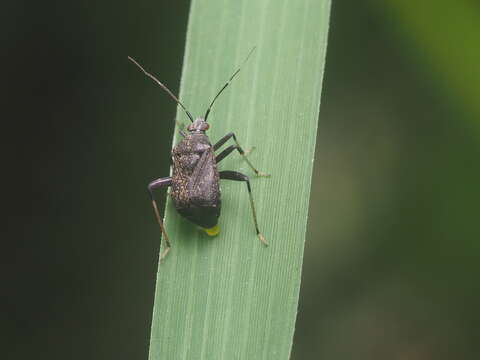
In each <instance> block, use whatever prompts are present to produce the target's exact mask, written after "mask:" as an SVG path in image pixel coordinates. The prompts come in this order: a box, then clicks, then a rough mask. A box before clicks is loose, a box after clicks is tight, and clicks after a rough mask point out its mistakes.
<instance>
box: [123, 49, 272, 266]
mask: <svg viewBox="0 0 480 360" xmlns="http://www.w3.org/2000/svg"><path fill="white" fill-rule="evenodd" d="M254 50H255V48H253V49H252V50H251V51H250V52H249V54H248V55H247V57H246V58H245V60H244V61H243V63H242V65H241V66H243V64H245V62H246V61H247V60H248V58H249V57H250V55H251V54H252V53H253V51H254ZM128 59H129V60H130V61H132V62H133V63H134V64H135V65H136V66H138V67H139V68H140V70H142V71H143V73H144V74H145V75H147V76H148V77H150V78H151V79H152V80H153V81H155V82H156V83H157V84H158V85H160V87H161V88H162V89H163V90H165V91H166V92H167V94H168V95H170V97H171V98H172V99H173V100H174V101H175V102H176V103H177V104H178V105H180V106H181V108H182V109H183V111H184V112H185V114H186V115H187V116H188V118H189V119H190V121H191V124H190V125H189V126H188V127H187V131H186V132H185V131H184V130H180V135H181V136H182V137H183V139H182V140H181V141H180V142H179V143H178V144H177V145H176V146H175V147H174V148H173V150H172V153H171V164H172V176H168V177H163V178H159V179H156V180H153V181H152V182H150V183H149V184H148V192H149V194H150V197H151V201H152V206H153V209H154V212H155V217H156V219H157V222H158V224H159V226H160V231H161V232H162V234H163V237H164V239H165V248H164V250H163V252H162V254H161V256H160V259H161V260H162V259H163V258H165V256H166V255H167V253H168V252H169V250H170V248H171V243H170V239H169V237H168V235H167V232H166V231H165V227H164V225H163V222H162V219H161V218H160V214H159V211H158V207H157V203H156V201H155V198H154V196H153V191H154V190H155V189H159V188H162V187H169V186H170V187H171V192H170V196H171V197H172V200H173V204H174V206H175V208H176V209H177V211H178V213H179V214H180V215H181V216H183V217H185V218H186V219H187V220H189V221H190V222H192V223H194V224H196V225H198V226H199V227H201V228H202V229H203V230H204V231H205V232H206V233H207V234H208V235H210V236H215V235H217V234H218V233H219V232H220V228H219V226H218V218H219V216H220V208H221V200H220V179H223V180H234V181H243V182H244V183H245V184H246V185H247V190H248V195H249V197H250V206H251V209H252V216H253V222H254V224H255V230H256V232H257V236H258V238H259V239H260V241H261V242H262V243H263V244H265V245H268V243H267V241H266V240H265V238H264V236H263V235H262V233H261V232H260V230H259V228H258V221H257V215H256V212H255V205H254V202H253V197H252V190H251V186H250V180H249V178H248V176H246V175H244V174H242V173H240V172H237V171H231V170H224V171H219V170H218V168H217V164H218V163H220V161H222V160H223V159H225V157H227V156H228V155H230V154H231V153H232V152H233V151H234V150H237V151H238V153H239V154H240V155H241V156H242V157H243V158H244V160H245V161H246V162H247V164H248V166H249V167H250V168H251V169H252V170H253V171H254V172H255V174H256V175H257V176H270V175H268V174H265V173H263V172H261V171H258V170H257V169H256V168H255V167H254V166H253V165H252V163H251V162H250V161H249V160H248V158H247V156H246V153H245V151H244V150H243V149H242V147H241V146H240V144H239V143H238V140H237V137H236V136H235V134H234V133H233V132H230V133H228V134H227V135H225V136H224V137H222V138H221V139H220V140H219V141H218V142H216V143H215V144H214V145H212V144H211V143H210V140H209V138H208V136H207V135H206V131H207V130H208V129H209V127H210V125H209V124H208V122H207V119H208V115H209V114H210V110H211V109H212V107H213V104H214V103H215V101H216V100H217V98H218V97H219V96H220V94H221V93H222V92H223V91H224V90H225V89H226V88H227V86H228V85H229V84H230V83H231V82H232V80H233V79H234V78H235V76H236V75H237V74H238V73H239V72H240V69H241V66H240V67H239V68H238V69H237V70H236V71H235V72H234V73H233V75H232V76H231V77H230V79H229V80H228V81H227V82H226V83H225V85H223V87H222V88H221V89H220V90H219V91H218V93H217V94H216V95H215V97H214V98H213V100H212V102H211V103H210V106H209V107H208V109H207V111H206V112H205V115H204V116H203V117H197V118H196V119H195V120H194V119H193V116H192V115H191V114H190V112H189V111H188V110H187V108H186V107H185V106H184V105H183V104H182V103H181V102H180V100H179V99H178V98H177V97H176V96H175V95H173V93H172V92H171V91H170V90H169V89H168V88H167V87H166V86H165V85H164V84H162V83H161V82H160V81H159V80H158V79H157V78H156V77H154V76H153V75H152V74H150V73H149V72H147V71H146V70H145V69H144V68H143V67H142V66H141V65H140V64H139V63H138V62H137V61H136V60H134V59H133V58H131V57H128ZM230 139H233V141H234V142H235V144H232V145H230V146H228V147H227V148H225V149H224V150H223V151H221V152H220V153H218V154H215V151H217V150H219V149H220V147H221V146H222V145H224V144H225V143H226V142H227V141H228V140H230Z"/></svg>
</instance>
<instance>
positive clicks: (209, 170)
mask: <svg viewBox="0 0 480 360" xmlns="http://www.w3.org/2000/svg"><path fill="white" fill-rule="evenodd" d="M187 187H188V190H189V193H190V196H191V199H192V201H193V202H194V203H195V204H197V205H201V206H212V205H216V204H217V203H218V201H219V196H220V193H219V175H218V170H217V165H216V162H215V154H214V152H213V149H212V148H210V149H208V150H206V151H204V152H203V153H202V156H201V157H200V159H199V160H198V162H197V165H196V166H195V169H194V170H193V173H192V176H191V177H190V180H189V182H188V185H187Z"/></svg>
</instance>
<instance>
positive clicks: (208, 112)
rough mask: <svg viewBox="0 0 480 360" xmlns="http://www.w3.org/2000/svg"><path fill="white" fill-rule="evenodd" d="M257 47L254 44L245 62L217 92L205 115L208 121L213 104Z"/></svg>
mask: <svg viewBox="0 0 480 360" xmlns="http://www.w3.org/2000/svg"><path fill="white" fill-rule="evenodd" d="M255 49H256V46H254V47H253V48H252V50H250V52H249V53H248V55H247V57H246V58H245V60H243V63H242V65H240V67H239V68H238V69H237V70H236V71H235V72H234V73H233V75H232V76H231V77H230V79H228V81H227V83H226V84H225V85H223V87H222V88H221V89H220V91H219V92H218V93H217V95H215V97H214V98H213V100H212V103H211V104H210V106H209V107H208V109H207V112H206V113H205V116H204V118H203V119H204V120H205V121H207V118H208V114H210V110H211V109H212V106H213V104H214V103H215V100H217V98H218V97H219V96H220V94H221V93H222V92H223V90H225V89H226V87H227V86H228V85H230V83H231V82H232V80H233V78H234V77H235V76H236V75H237V74H238V73H239V72H240V69H241V67H242V66H243V65H245V63H246V62H247V60H248V58H249V57H250V55H252V53H253V51H254V50H255Z"/></svg>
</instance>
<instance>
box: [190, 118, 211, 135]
mask: <svg viewBox="0 0 480 360" xmlns="http://www.w3.org/2000/svg"><path fill="white" fill-rule="evenodd" d="M209 127H210V125H208V123H207V122H206V121H205V120H204V119H203V118H201V117H199V118H196V119H195V121H194V122H192V123H191V124H190V125H188V128H187V130H188V131H190V132H199V131H201V132H205V131H207V130H208V128H209Z"/></svg>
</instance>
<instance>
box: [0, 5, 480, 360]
mask: <svg viewBox="0 0 480 360" xmlns="http://www.w3.org/2000/svg"><path fill="white" fill-rule="evenodd" d="M387 3H391V2H385V4H387ZM463 3H465V2H464V1H459V2H458V3H452V4H450V5H449V6H451V7H452V8H451V9H449V8H441V10H442V11H444V12H445V13H447V14H450V13H452V14H454V13H455V7H456V6H459V5H458V4H463ZM188 7H189V2H188V1H175V2H170V1H168V2H167V1H164V2H161V1H143V0H142V1H138V2H136V3H135V4H127V3H125V4H118V3H116V2H109V1H105V2H100V3H87V2H48V1H47V2H36V3H34V2H31V3H22V2H15V3H13V2H11V3H9V4H5V5H4V12H3V17H2V18H3V19H2V23H3V25H4V26H5V29H4V31H3V34H2V35H3V40H2V50H1V51H2V63H3V66H2V70H3V71H2V73H3V76H2V78H3V84H2V85H3V88H4V89H3V96H2V102H5V106H4V112H5V113H4V116H3V117H2V119H3V124H2V125H3V131H2V135H3V136H2V139H3V141H2V149H1V150H2V158H3V164H2V168H3V169H4V172H3V175H2V180H3V181H2V183H3V185H2V189H3V195H4V196H3V211H4V216H3V218H4V220H5V225H4V226H3V231H2V233H3V236H2V243H3V251H2V255H3V256H2V258H3V259H2V267H3V269H2V271H1V274H2V275H1V276H2V284H3V286H2V302H4V304H3V306H2V308H3V311H2V312H3V314H2V318H3V317H4V319H2V325H4V326H5V329H6V332H5V333H6V336H4V337H3V341H4V342H5V344H4V345H2V353H3V354H4V356H2V358H7V359H27V358H37V359H146V358H147V353H148V341H149V331H150V320H151V311H152V306H153V294H154V286H155V284H154V280H155V273H156V270H157V260H158V251H159V242H158V231H157V227H156V225H155V223H154V221H153V216H152V213H151V208H150V204H149V202H148V198H147V195H146V190H145V186H146V183H147V182H148V181H149V180H151V179H153V178H155V177H158V176H162V175H165V174H168V171H169V165H168V152H169V149H170V148H171V136H172V131H173V127H174V116H175V106H174V104H172V102H171V100H169V99H168V98H167V97H166V96H164V94H162V93H161V92H160V91H159V90H158V88H156V87H155V85H154V84H152V83H151V82H149V81H146V79H145V78H144V77H143V76H142V75H141V74H140V73H139V72H138V70H137V69H135V68H134V67H133V66H132V65H131V64H129V63H128V62H127V59H126V57H127V55H131V56H134V57H137V58H138V59H141V61H142V63H143V64H145V65H146V66H147V67H148V68H149V69H152V71H153V72H155V73H156V74H159V76H161V78H162V80H164V82H165V83H166V84H167V85H168V86H169V87H170V88H171V89H172V91H173V92H174V93H177V92H178V85H179V81H180V72H181V66H182V56H183V49H184V41H185V31H186V24H187V16H188ZM470 9H471V10H475V11H480V6H479V5H475V4H474V3H472V4H471V6H470ZM439 11H440V10H439ZM474 15H475V14H474ZM435 16H437V14H433V13H428V14H425V17H424V18H423V19H424V22H425V23H426V24H428V22H429V21H432V22H433V21H434V20H435ZM409 19H411V17H409V16H408V12H407V13H405V12H402V11H400V9H399V8H395V6H388V5H383V4H381V3H379V2H373V1H371V2H357V1H333V8H332V17H331V27H330V40H329V45H328V51H327V65H326V72H325V79H324V90H323V97H322V107H321V111H320V122H319V133H318V141H317V155H316V163H315V169H314V178H313V184H312V198H311V208H310V218H309V223H310V225H309V230H308V237H307V243H306V253H305V264H304V273H303V282H302V290H301V294H300V305H299V315H298V322H297V329H296V334H295V340H294V347H293V358H295V359H319V358H322V359H385V358H388V359H451V358H456V359H460V358H462V359H468V358H475V354H477V353H478V351H477V349H476V343H475V341H476V340H477V336H478V335H477V334H478V329H479V325H478V324H479V320H480V313H479V312H478V310H477V306H478V303H479V300H480V289H479V285H478V275H479V270H480V263H479V261H478V258H479V253H480V242H479V241H478V240H479V238H480V237H479V235H480V234H479V230H478V203H479V200H480V196H479V190H478V184H479V183H480V167H479V166H478V157H479V155H480V137H479V135H480V132H479V126H478V116H479V115H480V114H478V113H477V112H476V109H477V107H476V104H474V103H472V100H471V99H472V97H471V94H472V93H473V94H475V92H476V91H477V90H478V93H479V94H480V84H478V83H476V82H475V79H476V77H475V75H474V74H475V70H476V71H477V72H478V71H479V70H478V69H469V68H466V67H461V66H460V67H455V68H453V69H449V71H448V74H450V75H448V74H447V72H446V71H445V64H447V65H448V64H449V62H448V61H446V60H448V58H447V59H445V58H442V54H438V53H435V52H432V51H431V49H430V48H429V47H428V44H429V42H428V36H427V35H428V34H427V35H425V34H424V33H422V32H421V31H422V29H421V28H418V27H417V28H415V27H413V26H412V24H411V23H409V22H408V21H409ZM450 20H451V21H450V22H449V23H448V24H445V27H444V28H439V29H438V32H439V33H442V32H445V31H448V32H450V34H451V35H452V33H453V35H452V36H453V38H454V34H455V25H456V24H463V23H464V21H465V19H462V18H455V19H454V18H451V19H450ZM460 35H462V36H459V37H458V41H454V42H453V44H455V46H454V47H453V48H452V49H451V51H452V56H456V57H459V58H461V57H462V51H465V52H468V51H469V48H471V45H472V43H469V42H468V39H467V40H465V37H466V36H465V35H468V37H470V38H475V35H480V33H478V34H465V33H463V34H460ZM476 38H477V39H478V37H476ZM424 39H426V40H424ZM454 40H455V38H454ZM445 46H452V42H449V39H447V38H446V40H445ZM469 71H472V76H470V77H469V76H468V75H469V73H468V72H469ZM451 74H459V75H458V78H459V79H460V80H461V79H467V80H465V81H466V82H467V83H464V84H463V83H462V81H456V82H451V81H450V79H451V78H452V77H451ZM461 74H463V75H465V76H463V77H462V76H461ZM449 76H450V77H449ZM468 81H469V82H468ZM462 84H463V85H464V86H465V87H464V88H463V87H462ZM472 89H473V91H472ZM467 90H469V92H468V91H467ZM467 93H468V94H470V96H467V95H466V94H467Z"/></svg>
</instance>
